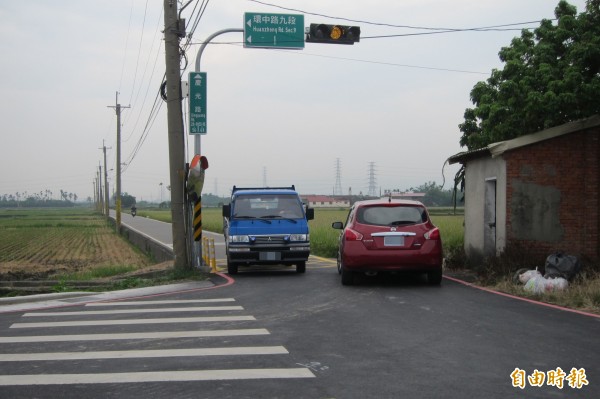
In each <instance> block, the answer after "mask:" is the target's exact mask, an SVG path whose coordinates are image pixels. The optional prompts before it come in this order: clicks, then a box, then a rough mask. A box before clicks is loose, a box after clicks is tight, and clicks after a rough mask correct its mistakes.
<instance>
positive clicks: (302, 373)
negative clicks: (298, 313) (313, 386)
mask: <svg viewBox="0 0 600 399" xmlns="http://www.w3.org/2000/svg"><path fill="white" fill-rule="evenodd" d="M314 377H315V375H314V374H313V373H312V372H311V371H310V370H309V369H307V368H291V369H231V370H189V371H152V372H139V373H106V374H28V375H2V376H0V386H8V385H66V384H107V383H112V384H117V383H126V382H173V381H213V380H256V379H269V378H314Z"/></svg>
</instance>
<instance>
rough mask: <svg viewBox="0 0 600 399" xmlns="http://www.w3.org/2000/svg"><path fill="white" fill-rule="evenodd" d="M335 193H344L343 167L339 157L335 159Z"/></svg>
mask: <svg viewBox="0 0 600 399" xmlns="http://www.w3.org/2000/svg"><path fill="white" fill-rule="evenodd" d="M333 195H342V167H341V161H340V159H339V158H336V159H335V186H334V187H333Z"/></svg>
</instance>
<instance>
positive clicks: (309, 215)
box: [306, 208, 315, 220]
mask: <svg viewBox="0 0 600 399" xmlns="http://www.w3.org/2000/svg"><path fill="white" fill-rule="evenodd" d="M314 218H315V210H314V208H306V220H313V219H314Z"/></svg>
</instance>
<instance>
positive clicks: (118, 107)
mask: <svg viewBox="0 0 600 399" xmlns="http://www.w3.org/2000/svg"><path fill="white" fill-rule="evenodd" d="M108 108H114V109H115V112H116V113H117V172H116V174H117V192H116V195H115V212H116V218H115V225H116V229H117V233H120V232H121V109H122V108H129V107H128V106H127V107H124V106H122V105H121V104H119V92H117V94H116V96H115V106H114V107H113V106H112V105H109V106H108Z"/></svg>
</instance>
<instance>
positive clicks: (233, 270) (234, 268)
mask: <svg viewBox="0 0 600 399" xmlns="http://www.w3.org/2000/svg"><path fill="white" fill-rule="evenodd" d="M237 272H238V265H236V264H235V263H231V262H229V261H227V273H229V274H237Z"/></svg>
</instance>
